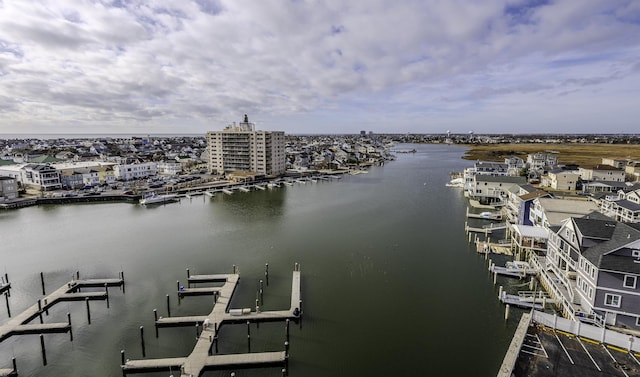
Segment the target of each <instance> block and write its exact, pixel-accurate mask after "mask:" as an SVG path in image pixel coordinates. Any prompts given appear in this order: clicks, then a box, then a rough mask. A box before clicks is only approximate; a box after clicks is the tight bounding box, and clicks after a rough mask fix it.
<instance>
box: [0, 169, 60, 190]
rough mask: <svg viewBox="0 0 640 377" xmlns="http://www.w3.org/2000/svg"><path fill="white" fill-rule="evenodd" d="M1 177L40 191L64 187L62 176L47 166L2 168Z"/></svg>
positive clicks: (0, 170)
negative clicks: (9, 178) (61, 181)
mask: <svg viewBox="0 0 640 377" xmlns="http://www.w3.org/2000/svg"><path fill="white" fill-rule="evenodd" d="M0 176H6V177H11V178H13V179H15V180H16V181H17V182H18V183H19V184H20V185H21V186H22V187H24V188H30V189H35V190H40V191H49V190H56V189H59V188H61V187H62V184H61V183H60V174H59V173H58V171H56V169H55V168H53V167H51V166H49V165H46V164H17V165H6V166H0Z"/></svg>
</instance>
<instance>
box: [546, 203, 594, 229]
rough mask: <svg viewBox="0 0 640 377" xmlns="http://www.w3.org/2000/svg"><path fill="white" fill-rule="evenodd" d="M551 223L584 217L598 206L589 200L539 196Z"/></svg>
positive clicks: (556, 223) (555, 223)
mask: <svg viewBox="0 0 640 377" xmlns="http://www.w3.org/2000/svg"><path fill="white" fill-rule="evenodd" d="M536 200H538V202H539V203H540V205H541V206H542V208H543V209H544V213H545V215H546V217H547V221H548V222H549V225H559V224H561V223H562V220H565V219H567V218H569V217H582V216H584V215H588V214H591V213H592V212H595V211H597V210H598V206H597V205H596V204H595V203H594V202H592V201H587V200H571V199H555V198H538V199H536Z"/></svg>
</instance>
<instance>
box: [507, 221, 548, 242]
mask: <svg viewBox="0 0 640 377" xmlns="http://www.w3.org/2000/svg"><path fill="white" fill-rule="evenodd" d="M513 229H514V230H515V231H516V233H518V234H520V235H521V236H523V237H532V238H542V239H548V238H549V230H548V229H547V228H543V227H541V226H531V225H520V224H514V225H513Z"/></svg>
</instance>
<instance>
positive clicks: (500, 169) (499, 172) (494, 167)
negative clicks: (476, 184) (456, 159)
mask: <svg viewBox="0 0 640 377" xmlns="http://www.w3.org/2000/svg"><path fill="white" fill-rule="evenodd" d="M508 174H509V165H508V164H503V163H499V162H486V161H477V162H476V163H475V164H473V167H469V168H465V169H464V171H463V173H462V177H463V178H464V190H465V191H469V190H470V189H471V186H472V185H473V180H474V178H475V176H476V175H491V176H506V175H508Z"/></svg>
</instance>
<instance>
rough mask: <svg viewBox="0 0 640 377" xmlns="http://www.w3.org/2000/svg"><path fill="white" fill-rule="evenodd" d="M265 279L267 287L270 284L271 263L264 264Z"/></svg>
mask: <svg viewBox="0 0 640 377" xmlns="http://www.w3.org/2000/svg"><path fill="white" fill-rule="evenodd" d="M264 280H266V283H267V287H268V286H269V263H265V264H264Z"/></svg>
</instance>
